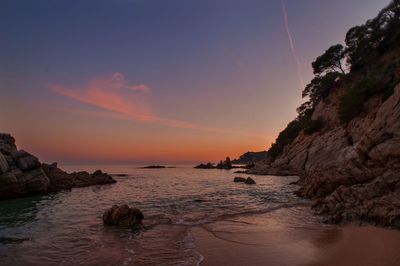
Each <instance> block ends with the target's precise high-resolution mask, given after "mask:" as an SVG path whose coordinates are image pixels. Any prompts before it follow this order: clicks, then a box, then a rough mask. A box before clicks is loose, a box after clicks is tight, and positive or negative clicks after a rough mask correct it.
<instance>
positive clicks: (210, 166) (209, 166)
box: [194, 163, 216, 169]
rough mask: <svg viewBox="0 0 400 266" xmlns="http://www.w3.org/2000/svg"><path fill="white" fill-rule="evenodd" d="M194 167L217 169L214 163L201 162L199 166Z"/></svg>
mask: <svg viewBox="0 0 400 266" xmlns="http://www.w3.org/2000/svg"><path fill="white" fill-rule="evenodd" d="M194 168H197V169H215V168H216V167H215V165H213V164H212V163H207V164H203V163H202V164H199V165H197V166H195V167H194Z"/></svg>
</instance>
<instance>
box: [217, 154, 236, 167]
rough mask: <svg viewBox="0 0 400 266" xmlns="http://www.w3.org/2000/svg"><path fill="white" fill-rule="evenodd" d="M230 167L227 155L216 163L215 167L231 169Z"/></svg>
mask: <svg viewBox="0 0 400 266" xmlns="http://www.w3.org/2000/svg"><path fill="white" fill-rule="evenodd" d="M232 168H233V167H232V163H231V159H230V158H229V157H226V159H225V161H220V162H219V163H218V164H217V169H226V170H229V169H232Z"/></svg>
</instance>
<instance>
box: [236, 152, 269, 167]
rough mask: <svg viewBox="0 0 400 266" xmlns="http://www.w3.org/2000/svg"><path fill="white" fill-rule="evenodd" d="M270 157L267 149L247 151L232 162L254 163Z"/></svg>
mask: <svg viewBox="0 0 400 266" xmlns="http://www.w3.org/2000/svg"><path fill="white" fill-rule="evenodd" d="M267 158H268V153H267V151H260V152H251V151H249V152H246V153H244V154H243V155H241V156H240V157H239V159H235V160H232V164H253V163H255V162H259V161H262V160H265V159H267Z"/></svg>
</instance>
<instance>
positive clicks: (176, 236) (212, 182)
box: [0, 165, 318, 265]
mask: <svg viewBox="0 0 400 266" xmlns="http://www.w3.org/2000/svg"><path fill="white" fill-rule="evenodd" d="M192 167H193V166H177V168H167V169H138V166H129V165H124V166H99V165H95V166H82V165H81V166H63V167H62V168H64V169H65V170H67V171H75V170H87V171H93V170H96V169H102V170H104V171H107V172H108V173H110V174H127V175H128V176H126V177H115V179H116V180H117V181H118V183H116V184H113V185H106V186H95V187H88V188H77V189H73V190H72V191H63V192H60V193H57V194H54V195H48V196H41V197H32V198H24V199H16V200H10V201H3V202H0V237H2V238H5V237H7V238H15V239H29V240H26V241H24V242H22V243H1V244H0V264H1V265H197V264H199V263H200V262H201V261H202V259H203V256H202V254H200V253H199V252H198V251H197V250H196V245H195V243H194V241H193V237H192V235H191V234H190V228H193V227H196V226H202V225H206V224H210V223H213V222H216V221H219V222H220V221H224V220H230V219H234V218H237V217H240V216H249V215H256V214H260V213H269V212H276V211H278V210H282V209H285V210H286V211H285V215H286V217H285V221H286V223H285V226H288V227H307V226H310V227H311V226H313V224H315V223H317V222H318V221H316V218H314V217H313V216H312V215H308V214H307V215H305V213H304V212H305V211H309V203H308V202H307V201H304V200H301V199H299V198H297V197H295V196H294V195H293V191H294V190H295V189H296V188H297V187H296V186H295V185H290V183H291V182H293V181H295V180H296V177H275V176H254V177H253V178H254V179H255V180H256V181H257V185H252V186H249V185H245V184H238V183H234V182H233V177H234V176H247V175H240V174H234V173H233V171H227V170H200V169H193V168H192ZM114 204H129V205H131V206H135V207H138V208H140V209H141V210H142V212H143V213H144V215H145V220H144V223H145V225H146V228H147V229H146V230H144V231H142V232H132V231H131V230H125V229H119V228H109V227H104V226H103V224H102V219H101V217H102V214H103V212H104V210H106V209H107V208H110V207H111V206H112V205H114ZM288 220H289V221H290V222H289V224H288V223H287V221H288ZM3 242H4V241H3Z"/></svg>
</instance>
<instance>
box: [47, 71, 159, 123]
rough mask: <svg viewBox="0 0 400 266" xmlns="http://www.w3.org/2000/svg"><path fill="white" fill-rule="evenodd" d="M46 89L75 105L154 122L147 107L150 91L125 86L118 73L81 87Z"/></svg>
mask: <svg viewBox="0 0 400 266" xmlns="http://www.w3.org/2000/svg"><path fill="white" fill-rule="evenodd" d="M50 89H51V90H52V91H54V92H56V93H58V94H60V95H63V96H66V97H69V98H72V99H74V100H77V101H79V102H82V103H87V104H90V105H93V106H96V107H99V108H101V109H104V110H108V111H113V112H116V113H119V114H124V115H128V116H130V117H132V118H134V119H137V120H139V121H142V122H151V121H154V120H157V119H158V117H156V116H155V115H153V113H152V111H151V108H150V107H149V106H148V103H147V100H148V97H149V96H150V93H151V90H150V88H149V87H147V86H146V85H129V84H127V82H126V81H125V78H124V76H123V75H122V74H120V73H114V74H112V75H111V76H110V77H96V78H94V79H92V80H90V81H89V82H88V83H87V84H86V86H84V87H76V88H74V87H67V86H64V85H51V86H50Z"/></svg>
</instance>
